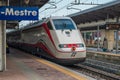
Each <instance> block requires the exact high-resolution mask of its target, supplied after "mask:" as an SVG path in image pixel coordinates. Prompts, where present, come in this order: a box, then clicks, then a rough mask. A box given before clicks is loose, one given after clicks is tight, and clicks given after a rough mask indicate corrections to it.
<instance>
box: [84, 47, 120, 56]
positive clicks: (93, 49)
mask: <svg viewBox="0 0 120 80" xmlns="http://www.w3.org/2000/svg"><path fill="white" fill-rule="evenodd" d="M86 50H87V51H97V52H106V53H107V52H108V53H113V54H120V50H118V52H117V53H116V50H113V51H103V50H102V48H99V49H98V48H93V47H87V48H86Z"/></svg>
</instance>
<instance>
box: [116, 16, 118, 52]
mask: <svg viewBox="0 0 120 80" xmlns="http://www.w3.org/2000/svg"><path fill="white" fill-rule="evenodd" d="M116 22H117V23H118V22H119V17H118V16H117V18H116ZM118 32H119V30H117V31H116V54H117V53H118V43H119V38H118V36H119V35H118Z"/></svg>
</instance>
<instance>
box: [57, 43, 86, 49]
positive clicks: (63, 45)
mask: <svg viewBox="0 0 120 80" xmlns="http://www.w3.org/2000/svg"><path fill="white" fill-rule="evenodd" d="M59 47H60V48H72V47H76V48H80V47H84V44H82V43H79V44H59Z"/></svg>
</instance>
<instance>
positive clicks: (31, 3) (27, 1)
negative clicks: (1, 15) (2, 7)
mask: <svg viewBox="0 0 120 80" xmlns="http://www.w3.org/2000/svg"><path fill="white" fill-rule="evenodd" d="M3 1H5V3H6V4H7V5H9V6H20V7H21V6H22V7H24V6H28V7H39V8H41V7H42V6H43V5H44V4H46V3H47V2H48V1H49V0H3ZM18 22H19V21H7V24H6V26H7V27H6V28H7V29H11V28H15V27H16V26H18Z"/></svg>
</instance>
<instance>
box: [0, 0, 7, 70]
mask: <svg viewBox="0 0 120 80" xmlns="http://www.w3.org/2000/svg"><path fill="white" fill-rule="evenodd" d="M2 5H3V2H2V1H0V6H2ZM5 30H6V21H3V20H0V71H4V70H5V69H6V32H5Z"/></svg>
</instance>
